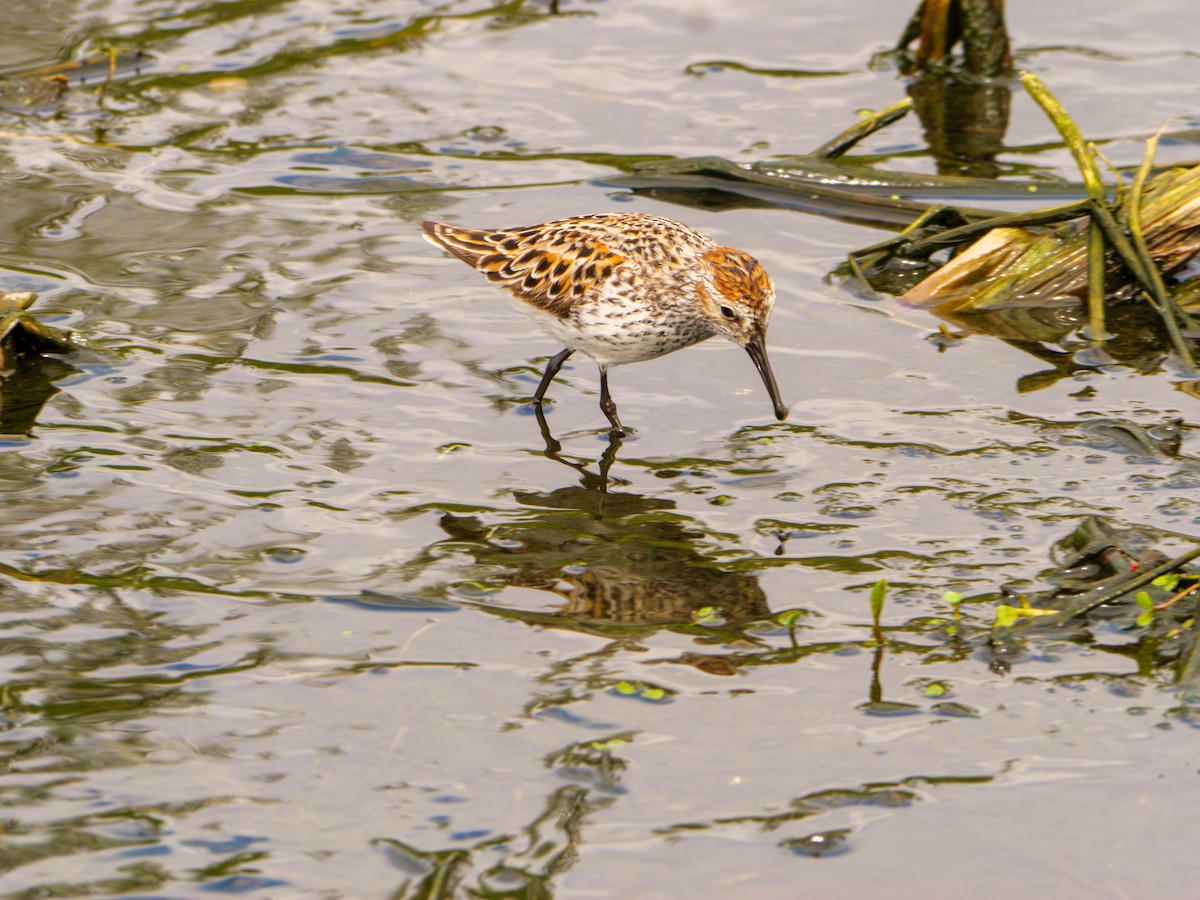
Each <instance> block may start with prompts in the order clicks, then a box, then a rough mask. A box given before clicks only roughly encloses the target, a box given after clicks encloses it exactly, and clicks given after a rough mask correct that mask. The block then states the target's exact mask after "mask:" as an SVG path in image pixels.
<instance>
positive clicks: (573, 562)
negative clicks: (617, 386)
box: [440, 411, 770, 625]
mask: <svg viewBox="0 0 1200 900" xmlns="http://www.w3.org/2000/svg"><path fill="white" fill-rule="evenodd" d="M538 424H539V425H540V426H541V430H542V437H543V439H544V440H545V444H546V446H545V450H544V451H543V452H544V454H545V456H546V457H547V458H549V459H552V460H554V461H555V462H558V463H561V464H562V465H564V466H567V467H569V468H571V469H573V470H575V471H576V472H577V473H578V474H579V482H578V483H577V484H573V485H569V486H567V487H561V488H557V489H555V490H551V491H545V492H543V491H517V492H515V493H514V497H515V499H516V500H517V502H518V503H519V504H520V505H521V507H522V509H521V510H519V511H517V512H516V513H515V514H514V515H512V516H510V517H507V518H505V519H503V520H501V521H490V522H488V521H484V520H483V519H482V518H480V517H478V516H456V515H452V514H449V513H448V514H446V515H444V516H443V517H442V519H441V523H440V524H441V527H442V528H443V529H444V530H445V531H446V533H447V534H449V535H450V536H451V537H452V538H454V539H455V540H456V541H462V542H467V544H468V547H460V548H459V549H467V550H468V552H471V553H472V554H473V555H474V557H475V561H476V562H477V563H479V564H480V565H481V566H486V567H488V568H491V569H495V568H497V567H502V568H503V570H505V571H506V573H507V574H506V577H505V581H506V583H507V584H508V585H511V586H514V587H525V588H533V589H536V590H543V591H548V592H552V593H554V594H557V595H558V596H560V597H561V598H562V599H563V601H564V602H563V604H562V605H561V606H560V607H558V608H557V609H555V610H554V613H555V615H557V616H561V617H562V618H563V619H570V620H574V621H575V622H577V623H579V624H581V625H589V624H590V625H603V624H621V625H671V624H686V623H691V622H692V621H694V619H695V614H696V613H697V612H698V611H699V610H702V609H705V608H713V609H717V610H719V611H720V613H721V615H722V617H723V618H724V619H725V620H726V621H728V622H731V623H739V622H747V621H753V620H756V619H763V618H766V617H768V616H769V615H770V610H769V609H768V606H767V598H766V595H765V594H764V593H763V590H762V588H761V587H760V586H759V584H758V579H757V577H756V576H754V575H748V574H744V573H739V572H727V571H724V570H723V569H721V568H720V566H719V564H718V562H717V560H715V559H713V558H712V557H710V556H706V555H705V553H704V552H703V542H704V540H705V538H706V535H705V534H704V532H703V530H702V529H701V528H700V527H699V525H698V524H697V523H696V522H694V521H693V520H691V519H689V518H687V517H685V516H683V515H680V514H679V513H677V512H673V511H672V510H674V509H675V503H674V502H673V501H671V500H664V499H660V498H653V497H646V496H643V495H641V494H636V493H632V492H630V491H625V490H619V489H618V488H620V487H622V486H623V484H622V483H620V482H618V481H615V480H614V479H612V478H611V476H610V474H609V473H610V469H611V468H612V465H613V463H614V461H615V460H616V457H617V452H618V450H619V449H620V447H621V443H622V439H621V437H620V436H619V435H611V436H610V438H609V443H608V446H607V448H606V449H605V451H604V453H603V454H602V455H601V457H600V459H599V460H598V461H597V462H596V471H592V470H591V469H589V467H588V463H586V462H583V461H579V460H576V459H571V458H569V457H567V456H564V455H563V452H562V446H561V445H560V444H559V442H558V441H557V440H556V439H555V438H554V436H553V435H551V433H550V431H549V428H548V427H547V425H546V420H545V418H544V416H542V415H541V413H540V411H538Z"/></svg>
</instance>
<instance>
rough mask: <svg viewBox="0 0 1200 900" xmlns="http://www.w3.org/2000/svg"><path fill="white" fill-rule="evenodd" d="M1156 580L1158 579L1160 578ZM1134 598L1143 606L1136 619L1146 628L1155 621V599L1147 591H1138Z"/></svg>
mask: <svg viewBox="0 0 1200 900" xmlns="http://www.w3.org/2000/svg"><path fill="white" fill-rule="evenodd" d="M1155 580H1156V581H1157V580H1158V579H1155ZM1133 600H1134V602H1135V603H1137V605H1138V606H1140V607H1141V608H1142V611H1141V612H1140V613H1138V617H1137V620H1136V622H1137V626H1138V627H1139V628H1146V627H1147V626H1148V625H1150V623H1151V622H1153V621H1154V599H1153V598H1152V597H1151V596H1150V595H1149V594H1147V593H1146V592H1145V591H1138V592H1137V594H1136V595H1135V596H1134V598H1133Z"/></svg>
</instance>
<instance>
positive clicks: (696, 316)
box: [421, 213, 787, 434]
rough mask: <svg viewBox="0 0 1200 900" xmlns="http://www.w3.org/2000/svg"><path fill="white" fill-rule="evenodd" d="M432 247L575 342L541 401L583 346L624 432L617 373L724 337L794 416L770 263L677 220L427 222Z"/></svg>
mask: <svg viewBox="0 0 1200 900" xmlns="http://www.w3.org/2000/svg"><path fill="white" fill-rule="evenodd" d="M421 227H422V229H424V236H425V239H426V240H428V241H429V242H430V243H431V244H433V245H434V246H437V247H441V248H442V249H443V250H447V251H449V252H450V253H453V254H454V255H455V256H457V257H458V258H459V259H461V260H462V261H463V262H465V263H467V265H469V266H471V267H473V268H475V269H478V270H479V271H480V272H482V273H483V274H484V275H486V276H487V278H488V280H489V281H493V282H495V283H496V284H498V285H500V286H501V287H503V288H506V289H507V290H508V292H509V293H510V294H511V295H512V297H513V300H514V302H515V304H516V306H517V308H518V309H520V310H521V312H523V313H525V314H526V315H527V316H529V317H530V318H531V319H533V320H534V321H535V322H537V323H538V324H539V325H541V326H542V328H544V329H545V330H546V331H547V332H548V333H549V334H550V335H551V336H552V337H554V338H555V339H557V340H558V341H560V342H561V343H563V344H565V345H566V346H565V349H563V350H562V351H561V352H560V353H558V354H557V355H555V356H553V357H552V358H551V359H550V362H549V363H548V364H547V366H546V372H545V374H544V375H543V376H542V380H541V383H540V384H539V385H538V389H537V392H536V393H535V394H534V395H533V401H534V403H536V404H538V405H540V404H541V403H542V399H543V398H544V397H545V395H546V389H547V388H549V387H550V382H551V381H553V380H554V376H555V375H557V374H558V370H559V369H561V368H562V365H563V363H564V362H566V360H567V357H569V356H570V355H571V354H572V353H574V352H575V351H576V350H580V351H582V352H583V353H585V354H586V355H588V356H590V357H591V358H592V359H594V360H595V361H596V364H597V365H599V366H600V409H602V410H603V411H604V415H605V416H606V417H607V418H608V421H609V422H611V423H612V427H613V432H614V433H615V434H620V433H624V428H623V426H622V425H621V420H620V419H618V418H617V405H616V404H615V403H614V402H613V399H612V395H611V394H609V392H608V369H609V367H610V366H616V365H622V364H624V363H633V362H641V361H642V360H646V359H654V358H656V357H659V356H662V355H664V354H666V353H672V352H674V351H675V350H680V349H682V348H684V347H690V346H691V345H692V344H696V343H699V342H700V341H703V340H707V339H708V338H710V337H712V336H713V335H717V334H719V335H721V336H722V337H726V338H728V339H729V340H731V341H733V342H734V343H735V344H737V345H738V346H739V347H744V348H745V349H746V352H747V353H749V354H750V358H751V359H752V360H754V365H755V366H756V367H757V368H758V372H759V374H760V375H761V376H762V380H763V384H765V385H766V387H767V393H768V394H770V396H771V403H772V404H773V405H774V407H775V416H776V418H779V419H783V418H785V417H786V416H787V408H786V407H785V406H784V405H783V401H782V400H781V399H780V396H779V387H778V385H776V383H775V376H774V375H773V374H772V372H771V363H770V361H769V360H768V359H767V345H766V336H767V320H768V319H769V318H770V315H771V307H772V306H773V305H774V304H775V289H774V287H773V286H772V284H771V279H770V278H769V277H768V276H767V273H766V272H765V271H763V267H762V266H761V265H759V264H758V261H757V260H756V259H754V258H753V257H752V256H750V255H749V254H747V253H744V252H742V251H741V250H735V249H734V248H733V247H723V246H721V245H720V244H718V243H717V242H716V241H714V240H713V239H712V238H710V237H708V235H705V234H701V233H700V232H699V231H696V230H695V229H693V228H690V227H688V226H687V225H683V224H681V223H679V222H675V221H672V220H671V219H664V218H660V217H659V216H648V215H643V214H640V213H603V214H600V215H592V216H577V217H575V218H571V219H560V220H558V221H556V222H546V223H543V224H541V225H529V226H525V227H523V228H496V229H486V228H460V227H458V226H456V225H445V224H442V223H439V222H422V223H421Z"/></svg>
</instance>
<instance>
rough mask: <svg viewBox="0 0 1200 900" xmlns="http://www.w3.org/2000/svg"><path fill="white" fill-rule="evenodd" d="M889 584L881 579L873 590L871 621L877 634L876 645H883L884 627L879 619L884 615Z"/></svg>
mask: <svg viewBox="0 0 1200 900" xmlns="http://www.w3.org/2000/svg"><path fill="white" fill-rule="evenodd" d="M887 589H888V583H887V579H886V578H880V579H879V580H878V581H877V582H875V585H874V587H872V588H871V619H872V629H873V631H874V633H875V643H877V644H882V643H883V626H882V625H880V624H879V617H880V616H881V615H882V614H883V601H884V598H885V597H887Z"/></svg>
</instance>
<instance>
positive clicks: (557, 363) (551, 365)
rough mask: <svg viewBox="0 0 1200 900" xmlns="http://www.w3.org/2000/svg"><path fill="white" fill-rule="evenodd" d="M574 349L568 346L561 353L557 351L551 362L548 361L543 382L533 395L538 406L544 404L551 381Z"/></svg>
mask: <svg viewBox="0 0 1200 900" xmlns="http://www.w3.org/2000/svg"><path fill="white" fill-rule="evenodd" d="M574 352H575V351H574V350H571V349H570V348H567V349H566V350H563V351H562V352H561V353H556V354H555V355H554V356H552V357H550V362H548V363H546V372H545V374H543V375H542V383H541V384H539V385H538V389H537V393H535V394H534V395H533V402H534V404H535V405H536V406H541V405H542V398H543V397H545V396H546V390H547V389H548V388H549V387H550V382H552V381H553V380H554V376H555V375H557V374H558V370H559V369H561V368H562V367H563V363H565V362H566V361H567V357H569V356H570V355H571V354H572V353H574Z"/></svg>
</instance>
